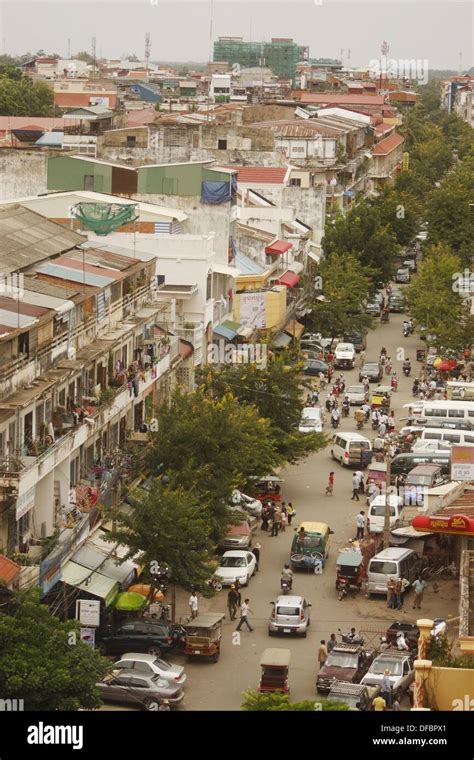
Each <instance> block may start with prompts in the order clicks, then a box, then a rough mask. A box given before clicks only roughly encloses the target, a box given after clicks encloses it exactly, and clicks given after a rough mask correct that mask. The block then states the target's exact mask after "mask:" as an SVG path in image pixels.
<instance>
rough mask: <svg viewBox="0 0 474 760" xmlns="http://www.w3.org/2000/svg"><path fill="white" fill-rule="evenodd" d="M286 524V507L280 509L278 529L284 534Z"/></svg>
mask: <svg viewBox="0 0 474 760" xmlns="http://www.w3.org/2000/svg"><path fill="white" fill-rule="evenodd" d="M287 522H288V513H287V511H286V507H282V509H281V523H280V529H281V530H282V531H283V532H284V531H285V530H286V524H287Z"/></svg>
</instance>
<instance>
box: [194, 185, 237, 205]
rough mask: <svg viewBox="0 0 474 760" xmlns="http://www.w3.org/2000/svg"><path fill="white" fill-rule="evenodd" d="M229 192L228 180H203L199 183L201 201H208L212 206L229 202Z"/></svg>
mask: <svg viewBox="0 0 474 760" xmlns="http://www.w3.org/2000/svg"><path fill="white" fill-rule="evenodd" d="M230 193H231V187H230V182H203V183H202V185H201V203H208V204H210V205H212V206H219V205H220V204H221V203H229V201H230Z"/></svg>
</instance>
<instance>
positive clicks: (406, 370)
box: [403, 364, 411, 377]
mask: <svg viewBox="0 0 474 760" xmlns="http://www.w3.org/2000/svg"><path fill="white" fill-rule="evenodd" d="M403 374H404V375H405V377H409V376H410V374H411V364H405V365H404V367H403Z"/></svg>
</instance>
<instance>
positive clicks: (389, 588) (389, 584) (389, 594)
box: [387, 578, 395, 610]
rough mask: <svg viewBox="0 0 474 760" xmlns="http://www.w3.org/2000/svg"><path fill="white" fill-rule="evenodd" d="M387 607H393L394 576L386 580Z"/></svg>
mask: <svg viewBox="0 0 474 760" xmlns="http://www.w3.org/2000/svg"><path fill="white" fill-rule="evenodd" d="M387 607H388V608H389V609H391V610H393V608H394V607H395V578H389V579H388V581H387Z"/></svg>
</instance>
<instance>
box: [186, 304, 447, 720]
mask: <svg viewBox="0 0 474 760" xmlns="http://www.w3.org/2000/svg"><path fill="white" fill-rule="evenodd" d="M402 321H403V317H402V315H399V314H397V315H391V317H390V323H389V324H383V325H378V326H377V329H376V330H372V331H370V333H369V336H368V345H367V350H366V356H365V358H366V360H367V361H369V360H376V359H377V358H378V355H379V352H380V348H381V347H382V345H384V346H385V347H386V348H387V350H388V353H389V354H390V355H391V357H392V360H393V362H394V369H395V371H397V372H398V374H399V376H400V375H402V370H401V358H402V357H400V355H399V361H398V362H396V361H395V357H396V356H397V349H399V348H404V349H405V351H406V352H407V355H408V356H409V358H410V359H411V360H412V367H413V369H414V370H415V371H417V366H416V361H415V357H416V350H415V349H416V347H417V346H418V347H420V346H421V345H422V343H420V342H419V341H418V340H417V339H416V338H414V337H413V336H411V337H410V338H408V339H406V338H403V336H402ZM418 366H419V365H418ZM345 375H346V379H347V381H348V384H350V383H354V382H358V369H357V368H356V369H355V370H353V371H352V372H346V373H345ZM412 382H413V378H405V377H403V376H402V377H401V379H400V383H399V389H398V393H396V394H394V401H393V403H392V408H394V409H395V414H396V417H397V419H399V418H400V417H402V416H405V410H403V412H402V409H401V407H402V405H403V404H404V403H406V402H407V401H409V400H410V399H411V385H412ZM325 398H326V394H324V396H323V399H325ZM341 427H342V429H344V430H350V431H355V420H354V419H353V417H352V415H351V416H350V417H349V418H348V419H344V420H343V422H342V426H341ZM329 429H330V428H329ZM327 432H328V430H327ZM366 435H368V436H369V437H372V436H373V432H372V429H371V426H370V423H369V424H368V425H366ZM331 469H332V470H334V471H335V473H336V476H335V477H336V481H335V489H334V496H333V497H332V498H331V497H325V495H324V491H325V486H326V481H327V475H328V473H329V471H330V470H331ZM282 477H283V478H284V480H285V482H284V484H283V488H282V493H283V500H284V501H291V502H292V503H293V505H294V507H295V508H296V510H297V512H298V515H297V518H296V520H294V523H296V524H298V522H299V521H300V520H302V519H305V520H308V519H314V520H321V521H324V522H327V523H329V524H330V525H331V528H332V529H333V530H334V536H332V539H333V542H332V550H331V553H330V557H329V560H328V562H327V564H326V567H325V569H324V574H323V575H319V576H318V575H314V574H309V575H306V574H301V573H298V574H297V575H296V576H295V579H294V583H293V590H294V592H295V593H297V594H302V595H304V596H305V597H306V598H307V600H308V601H310V602H311V603H312V605H313V606H312V616H311V627H310V630H309V632H308V636H307V638H306V639H293V638H288V637H286V638H285V637H282V638H274V637H273V638H271V639H270V638H269V636H268V617H269V614H270V609H271V607H270V604H269V602H270V601H272V600H274V599H275V597H276V596H277V595H278V594H279V593H280V588H279V579H280V572H281V568H282V567H283V565H284V563H285V562H286V561H288V558H289V554H290V546H291V539H292V536H293V531H292V530H290V529H288V528H287V530H286V532H285V533H280V535H279V536H278V537H276V538H270V537H269V535H268V534H267V533H265V532H263V531H261V530H260V529H259V530H258V533H257V537H258V540H259V541H260V543H261V544H262V550H261V564H260V567H261V569H260V572H259V573H257V574H256V575H255V576H254V578H252V580H251V581H250V585H249V587H248V589H245V590H244V591H245V594H244V595H243V598H244V596H247V595H248V597H249V598H250V605H251V608H252V610H253V615H252V616H251V618H250V620H251V624H252V625H253V626H254V627H255V631H254V632H253V633H249V632H247V631H245V630H243V631H242V633H241V634H240V639H237V640H236V639H235V638H233V633H234V631H235V624H234V623H233V622H230V621H229V620H228V619H227V620H225V621H224V626H223V641H222V649H221V658H220V660H219V662H218V663H217V664H211V663H208V662H190V663H188V664H186V669H187V672H188V686H187V689H186V692H187V693H186V698H185V704H183V707H184V709H189V710H237V709H239V707H240V705H241V702H242V692H243V691H245V689H247V688H253V687H256V686H257V685H258V682H259V670H260V668H259V659H260V655H261V653H262V652H263V650H264V649H265V648H266V647H268V646H282V647H288V648H289V649H290V650H291V665H290V690H291V698H292V700H293V699H294V700H299V699H314V698H315V693H316V692H315V676H316V668H317V663H316V655H317V650H318V646H319V642H320V639H322V638H324V639H327V638H328V637H329V634H330V633H331V632H333V631H334V632H337V629H338V627H341V628H342V629H343V630H344V629H347V630H348V629H349V628H350V627H351V626H352V625H354V626H356V627H358V628H364V627H365V628H367V627H368V628H370V627H374V628H377V627H380V629H382V630H383V629H384V628H386V627H387V621H390V620H393V614H392V613H391V611H389V610H387V608H386V605H385V602H384V601H383V600H382V599H380V600H378V599H375V600H374V599H371V600H368V599H365V597H364V596H363V595H362V594H359V595H355V594H353V595H351V597H350V598H349V597H346V599H344V600H343V601H342V602H339V601H338V600H337V597H336V594H335V589H334V582H335V562H336V557H337V550H338V548H339V547H341V546H345V545H346V544H347V540H348V539H349V538H352V537H354V536H355V533H356V529H355V517H356V515H357V513H358V512H359V511H360V509H365V503H364V502H363V501H362V499H361V501H360V502H357V501H355V502H353V501H351V499H350V497H351V494H352V490H351V477H352V471H351V470H349V469H346V468H342V467H340V466H339V465H337V464H336V463H334V462H333V461H332V460H331V457H330V455H329V450H328V449H325V450H323V451H321V452H319V453H317V454H314V455H312V456H310V457H308V459H307V460H305V461H304V462H302V463H300V464H298V465H297V466H292V467H288V468H287V469H286V471H285V472H284V473H283V474H282ZM226 596H227V591H226V590H224V591H222V592H221V593H220V594H217V595H216V596H215V597H213V599H212V600H210V601H207V600H206V601H204V600H203V602H202V605H201V608H202V609H203V610H204V609H209V610H212V611H224V610H225V608H226ZM443 596H445V597H449V596H450V594H449V589H448V593H447V594H443ZM451 596H452V599H453V601H449V599H446V598H445V599H444V600H443V612H446V611H447V608H448V609H450V611H451V612H452V614H453V615H455V614H457V613H456V594H455V593H453V594H452V595H451ZM440 598H441V595H438V596H436V597H435V596H434V595H433V594H429V593H428V594H425V599H426V604H425V607H424V609H423V613H424V614H429V615H432V614H434V613H435V612H437V610H439V604H440V600H441V599H440ZM401 614H403V617H404V619H405V620H407V621H410V622H412V621H414V620H415V619H416V618H415V613H414V611H413V610H412V609H411V604H408V605H407V609H406V610H404V612H403V613H401ZM437 614H440V613H439V612H437Z"/></svg>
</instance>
